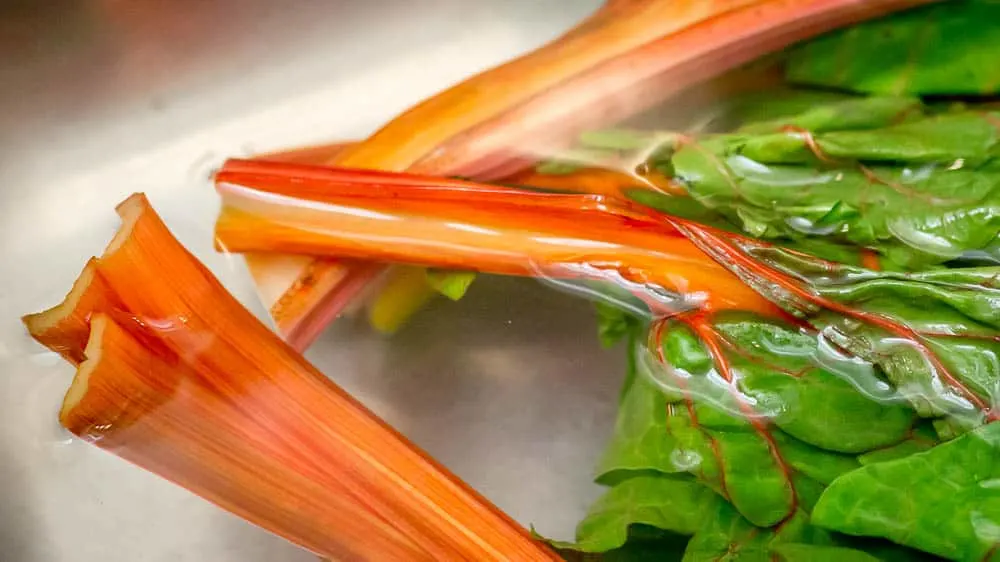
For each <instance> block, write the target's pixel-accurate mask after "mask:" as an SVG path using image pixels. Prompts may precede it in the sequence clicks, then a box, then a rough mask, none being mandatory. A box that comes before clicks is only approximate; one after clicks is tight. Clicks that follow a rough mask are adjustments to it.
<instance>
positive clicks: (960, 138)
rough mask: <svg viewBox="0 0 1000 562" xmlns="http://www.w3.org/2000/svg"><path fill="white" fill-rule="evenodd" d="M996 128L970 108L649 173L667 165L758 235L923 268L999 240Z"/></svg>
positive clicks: (715, 144) (742, 145) (721, 145)
mask: <svg viewBox="0 0 1000 562" xmlns="http://www.w3.org/2000/svg"><path fill="white" fill-rule="evenodd" d="M817 111H818V110H817ZM998 124H1000V115H998V114H995V113H992V114H991V113H982V112H969V111H966V112H961V113H948V114H943V115H937V116H931V117H927V118H922V119H917V120H913V121H909V122H906V123H903V124H899V125H895V126H890V127H885V128H880V129H872V130H835V131H830V132H826V133H817V134H806V133H803V132H799V131H786V132H777V133H768V134H746V133H739V134H733V135H722V136H717V137H709V138H706V139H704V140H701V141H691V142H688V143H687V144H684V145H682V146H681V147H680V148H679V149H678V150H676V151H674V152H672V153H670V155H669V156H668V157H669V163H668V164H664V163H653V164H652V165H654V166H659V167H664V166H668V167H669V169H670V170H671V172H672V174H673V175H674V177H675V179H676V180H677V181H679V182H682V183H683V184H684V185H686V186H687V189H688V192H689V193H690V195H691V198H692V199H693V200H695V201H697V202H698V203H700V204H701V205H703V206H704V207H705V208H707V209H709V210H711V211H712V212H715V213H717V214H718V215H721V216H723V217H725V219H726V220H727V221H728V222H729V223H731V224H732V225H736V226H737V228H739V229H740V230H742V231H744V232H746V233H748V234H751V235H753V236H755V237H758V238H766V239H772V240H776V241H780V242H782V243H788V242H793V243H794V242H797V241H800V240H809V239H818V238H825V239H829V240H832V241H836V242H840V243H847V244H851V245H855V246H862V247H870V248H875V249H877V250H878V251H879V252H881V253H882V254H883V255H885V256H887V257H888V258H889V259H890V260H891V261H893V262H895V263H896V264H898V265H901V266H904V267H906V268H909V269H914V268H916V269H926V268H928V267H929V266H932V265H935V264H939V263H943V262H946V261H949V260H953V259H956V258H958V257H960V256H962V255H964V254H968V253H969V252H975V251H985V250H986V249H987V248H990V247H991V246H992V245H994V244H995V243H996V241H997V239H998V236H1000V165H998V164H997V161H996V158H997V156H998V153H1000V150H998V146H1000V144H998V140H1000V127H998ZM818 156H819V157H821V158H822V159H823V160H820V158H819V157H818ZM649 197H655V196H649ZM649 197H647V198H649ZM664 198H667V199H669V197H664V196H663V195H660V196H659V199H664ZM673 199H684V198H678V197H674V198H673ZM640 202H642V203H644V204H650V202H648V201H640ZM653 203H656V204H650V206H653V207H655V208H659V209H661V210H665V211H666V212H671V211H672V209H671V205H669V204H666V203H663V202H662V201H654V202H653ZM675 206H676V204H675ZM676 216H681V218H691V219H692V220H698V221H699V222H703V223H705V224H709V223H706V222H705V221H703V220H701V219H700V218H699V217H698V216H696V215H693V216H691V217H686V216H682V215H676ZM712 225H713V226H716V227H719V226H720V225H719V224H718V221H716V222H715V223H712ZM832 257H835V258H837V259H839V260H840V261H847V260H843V259H842V258H841V257H840V256H832Z"/></svg>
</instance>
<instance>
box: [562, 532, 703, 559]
mask: <svg viewBox="0 0 1000 562" xmlns="http://www.w3.org/2000/svg"><path fill="white" fill-rule="evenodd" d="M687 542H688V537H686V536H684V535H678V534H676V533H671V532H668V531H662V530H660V529H656V528H654V527H649V526H646V525H632V526H631V527H629V532H628V541H627V542H626V543H625V544H624V545H622V546H620V547H618V548H616V549H613V550H608V551H605V552H601V553H588V552H581V551H578V550H572V548H557V551H558V552H559V554H560V555H561V556H562V557H563V558H564V559H565V560H566V562H679V561H680V560H681V558H683V556H684V549H685V548H686V547H687Z"/></svg>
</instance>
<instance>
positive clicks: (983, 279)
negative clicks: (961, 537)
mask: <svg viewBox="0 0 1000 562" xmlns="http://www.w3.org/2000/svg"><path fill="white" fill-rule="evenodd" d="M684 229H685V231H686V232H688V233H689V234H690V236H691V237H692V240H694V241H695V242H696V243H697V244H698V245H699V246H700V247H701V248H702V249H703V250H705V251H706V252H707V253H708V254H709V255H712V256H713V257H715V258H716V259H717V260H718V261H719V262H720V263H723V264H726V265H727V266H729V267H733V271H734V272H735V273H736V274H737V275H739V276H740V277H741V278H742V279H743V280H744V281H745V282H746V283H748V284H749V285H750V286H752V287H753V288H754V289H756V290H758V291H759V292H760V293H761V294H762V295H764V296H765V297H767V298H768V299H770V300H772V301H773V302H775V303H776V304H778V305H779V306H781V307H782V308H784V309H785V310H786V311H788V312H789V313H791V314H794V315H796V316H798V317H799V318H800V319H801V320H802V321H803V322H806V323H808V324H809V325H811V326H813V327H814V328H815V329H816V330H818V331H819V332H820V334H821V338H822V343H823V349H824V352H825V354H826V359H824V361H825V362H827V363H840V364H843V365H848V366H850V365H852V364H853V365H855V366H864V364H863V363H859V362H858V361H857V360H856V359H857V358H860V359H863V360H864V361H867V362H868V363H869V364H870V365H869V370H870V372H871V373H872V374H873V375H884V377H885V379H886V381H887V382H888V383H890V384H891V386H889V387H887V386H886V384H885V382H882V381H879V380H878V379H877V378H873V377H869V378H871V384H867V383H864V384H862V385H861V386H863V387H864V388H865V389H866V392H868V393H869V394H870V393H871V392H872V391H874V392H878V393H884V392H885V391H890V392H891V393H892V394H890V396H892V395H893V394H894V395H895V397H896V398H898V399H905V400H907V401H908V402H909V403H910V404H911V405H912V406H913V407H914V408H915V409H916V411H917V412H918V413H919V414H920V415H921V416H923V417H931V418H933V417H941V416H943V415H948V416H950V417H951V418H950V419H949V420H948V424H947V425H948V427H949V428H950V430H951V431H952V432H956V431H957V432H961V431H962V430H961V428H962V427H964V428H966V429H967V428H970V427H975V426H976V425H978V424H979V423H982V420H983V419H984V417H996V415H997V412H996V410H995V407H996V405H997V404H998V403H1000V361H997V360H996V358H997V357H1000V333H998V328H997V326H998V325H1000V306H997V304H998V303H1000V289H997V288H996V287H994V286H993V281H992V280H993V279H994V278H998V276H1000V268H977V269H969V270H966V269H962V270H954V269H953V270H942V271H931V272H923V273H912V274H901V273H890V272H884V273H878V272H872V271H868V270H863V269H859V268H855V267H849V266H843V265H837V264H831V263H829V262H822V261H819V260H816V259H814V258H810V257H809V256H806V255H803V254H797V253H791V252H788V251H786V250H784V249H782V248H779V247H776V246H771V245H767V244H762V243H760V242H757V241H753V240H749V239H736V238H730V237H728V236H727V235H725V234H724V233H712V232H709V231H707V230H704V229H701V228H700V227H697V226H685V227H684ZM748 258H749V259H750V260H752V263H753V265H751V266H740V267H739V268H736V267H735V266H733V265H732V264H733V263H742V264H745V263H747V259H748ZM844 351H846V352H848V354H847V355H845V354H844V353H843V352H844ZM851 355H853V356H854V358H852V357H850V356H851ZM872 367H874V368H872ZM860 382H862V383H863V382H864V379H862V380H861V381H860ZM890 389H891V390H890Z"/></svg>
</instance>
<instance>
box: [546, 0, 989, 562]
mask: <svg viewBox="0 0 1000 562" xmlns="http://www.w3.org/2000/svg"><path fill="white" fill-rule="evenodd" d="M787 78H788V80H789V82H791V83H794V84H796V85H799V86H803V85H804V86H820V87H824V88H837V89H840V90H843V91H848V92H851V93H850V94H832V93H829V92H824V93H823V97H824V99H827V100H828V101H826V102H825V103H822V104H820V105H814V104H811V103H802V100H803V99H807V98H808V99H815V96H814V93H806V94H803V95H802V96H791V97H790V98H789V100H791V101H788V100H785V101H781V100H775V101H774V103H773V104H771V107H770V108H769V110H768V111H767V112H766V114H762V115H757V116H754V117H750V118H748V119H747V120H746V121H745V122H744V123H743V124H742V126H740V127H739V128H737V129H735V130H733V131H732V132H728V133H723V134H711V135H703V136H699V137H697V138H693V137H688V136H683V135H673V136H665V135H663V134H660V133H650V132H637V131H605V132H598V133H593V134H589V135H587V136H586V137H585V138H584V139H583V141H582V143H583V144H584V147H583V148H584V149H586V150H588V151H591V152H590V154H593V153H595V152H594V151H596V152H597V153H600V151H606V152H607V151H612V152H617V153H623V152H624V153H630V152H631V153H638V152H642V154H643V159H644V165H643V169H646V170H655V171H656V172H657V173H658V174H660V175H661V177H667V178H670V179H671V181H672V182H673V183H674V184H675V186H680V187H682V188H683V190H684V191H685V192H686V194H687V197H682V196H677V195H676V194H664V193H661V192H657V191H655V190H648V189H636V190H630V191H629V192H628V196H629V197H631V198H632V199H634V200H635V201H638V202H640V203H642V204H645V205H648V206H651V207H654V208H657V209H660V210H663V211H665V212H667V213H670V215H672V216H674V217H679V218H677V220H676V222H675V226H677V228H678V229H680V230H681V231H682V232H683V233H684V234H685V235H686V236H687V237H688V238H689V239H691V240H692V241H694V242H695V243H696V244H698V245H699V246H700V247H701V248H702V249H703V250H705V251H706V253H708V254H710V255H712V256H713V257H714V258H716V259H717V260H718V261H719V262H720V263H723V264H725V265H727V267H729V268H730V270H731V271H733V273H735V274H736V275H737V276H739V277H740V278H741V279H742V280H743V281H745V282H746V283H747V284H749V285H750V286H752V287H753V288H754V289H756V290H757V291H758V292H760V293H761V294H762V295H764V296H765V297H767V298H768V299H769V300H771V301H772V302H773V303H775V304H777V305H778V306H779V307H780V308H781V309H782V310H783V312H784V313H785V316H784V317H781V318H770V317H762V316H758V315H754V314H750V313H740V312H726V313H705V312H704V311H698V312H692V313H686V314H678V315H675V316H671V317H667V318H663V317H662V316H658V315H657V314H654V313H653V312H652V311H650V312H649V314H646V315H636V314H634V310H635V306H633V307H632V309H631V310H632V311H633V313H627V312H624V311H622V310H620V309H616V308H614V307H612V306H610V305H607V304H599V305H598V308H599V312H600V315H599V317H600V324H601V334H602V339H603V340H605V342H607V343H610V342H612V341H614V340H616V339H619V338H624V339H626V340H627V341H628V345H629V349H630V364H629V370H628V374H627V377H626V382H625V386H624V389H623V392H622V395H621V397H620V410H619V414H618V419H617V423H616V427H615V431H614V435H613V438H612V439H611V442H610V443H609V444H608V446H607V448H606V451H605V453H604V455H603V457H602V458H601V460H600V463H599V468H598V472H597V482H598V483H600V484H602V485H604V486H606V487H607V491H606V493H605V494H604V495H603V496H602V497H601V498H600V499H599V500H598V501H597V502H596V503H595V504H594V505H593V506H592V508H591V511H590V513H589V515H588V516H587V517H586V518H585V519H584V520H583V521H582V522H581V523H580V525H579V527H578V529H577V537H576V540H575V541H574V542H572V543H556V546H558V547H559V548H561V549H562V552H564V553H565V555H566V557H567V559H583V560H588V559H599V560H608V561H639V560H657V561H660V560H684V561H688V562H698V561H708V560H713V561H715V560H742V561H756V560H761V561H771V560H784V561H800V560H801V561H806V560H809V561H824V560H830V561H847V562H850V561H875V560H934V559H950V560H968V561H979V560H997V561H1000V421H998V420H1000V265H997V264H998V260H997V253H996V251H997V248H1000V244H998V242H997V241H998V238H1000V108H998V107H995V106H991V105H990V104H989V103H987V102H980V101H975V102H969V101H968V100H967V99H966V100H965V101H963V102H962V103H955V102H950V101H941V100H942V96H955V95H961V96H968V95H983V96H986V95H995V94H997V93H998V92H1000V3H995V2H990V1H982V0H981V1H968V2H948V3H945V4H941V5H934V6H931V7H928V8H923V9H919V10H914V11H911V12H907V13H904V14H901V15H898V16H894V17H891V18H887V19H884V20H879V21H874V22H870V23H867V24H863V25H860V26H856V27H854V28H851V29H847V30H844V31H841V32H837V33H834V34H831V35H828V36H825V37H822V38H820V39H818V40H815V41H813V42H810V43H808V44H806V45H802V46H800V47H798V48H797V49H795V50H794V51H793V52H792V53H790V56H789V59H788V63H787ZM857 94H864V95H857ZM665 137H669V139H668V140H666V141H664V140H663V139H664V138H665ZM651 138H656V139H659V140H658V141H657V142H658V144H657V145H656V146H655V147H654V148H653V149H652V150H650V149H649V140H650V139H651ZM557 164H558V163H555V164H554V163H552V162H549V163H546V164H545V166H547V168H546V169H547V170H550V171H552V170H558V165H557ZM865 253H868V254H869V256H868V258H867V259H866V258H865V257H864V255H865ZM872 255H874V256H876V258H877V259H876V260H875V261H874V262H873V261H872V259H871V256H872ZM636 306H641V303H640V304H639V305H636Z"/></svg>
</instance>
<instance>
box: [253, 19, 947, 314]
mask: <svg viewBox="0 0 1000 562" xmlns="http://www.w3.org/2000/svg"><path fill="white" fill-rule="evenodd" d="M928 1H932V0H684V1H674V0H617V1H615V2H611V3H609V4H608V5H606V6H605V7H604V8H602V9H601V10H599V11H598V12H597V13H595V14H594V15H593V16H592V17H591V18H589V19H588V20H585V21H584V22H582V23H581V24H580V25H579V26H577V27H576V28H574V29H573V30H571V31H570V32H568V33H567V34H565V35H564V36H562V37H561V38H559V39H557V40H556V41H554V42H553V43H550V44H548V45H546V46H544V47H542V48H541V49H539V50H537V51H534V52H532V53H529V54H527V55H525V56H523V57H521V58H519V59H516V60H514V61H511V62H509V63H507V64H505V65H502V66H499V67H497V68H494V69H492V70H489V71H487V72H484V73H482V74H480V75H478V76H475V77H473V78H470V79H469V80H466V81H465V82H463V83H461V84H459V85H457V86H454V87H452V88H450V89H448V90H446V91H444V92H442V93H441V94H439V95H437V96H435V97H433V98H431V99H429V100H427V101H424V102H423V103H421V104H419V105H417V106H415V107H414V108H412V109H410V110H409V111H407V112H405V113H403V114H402V115H400V116H399V117H397V118H396V119H395V120H393V121H392V122H390V123H389V124H388V125H386V126H385V127H384V128H383V129H381V130H380V131H378V132H377V133H376V134H374V135H373V136H372V137H370V138H369V139H368V140H366V141H364V142H361V143H359V144H357V145H356V146H354V147H352V148H351V149H349V150H346V151H344V152H343V153H341V154H340V155H338V156H337V157H336V158H334V159H333V160H332V162H331V163H333V164H336V165H339V166H345V167H357V168H378V169H384V170H393V171H401V170H409V171H413V172H419V173H425V174H432V175H462V176H467V177H476V178H492V177H500V176H504V175H509V174H510V173H513V172H515V171H517V169H518V168H519V167H522V166H523V164H524V163H525V162H526V160H525V158H526V156H527V158H528V160H527V162H530V161H531V160H532V159H534V158H536V157H537V156H538V155H539V154H546V151H550V150H552V149H553V148H559V147H560V146H561V145H562V144H564V143H567V142H570V141H571V140H572V139H573V137H574V136H575V135H576V134H577V133H579V132H580V131H582V130H585V129H587V128H592V127H599V126H605V125H608V124H612V123H615V122H617V121H618V120H620V119H623V118H626V117H628V116H630V115H633V114H635V113H636V112H638V111H641V110H643V109H646V108H649V107H651V106H652V105H654V104H656V103H658V102H661V101H663V100H664V99H666V98H667V97H669V96H671V95H673V94H675V93H677V92H678V91H680V90H681V89H683V88H685V87H688V86H690V85H692V84H695V83H697V82H700V81H703V80H706V79H708V78H711V77H712V76H716V75H719V74H721V73H723V72H724V71H726V70H729V69H731V68H734V67H736V66H738V65H740V64H742V63H744V62H747V61H749V60H752V59H754V58H756V57H759V56H761V55H764V54H766V53H769V52H772V51H775V50H778V49H780V48H782V47H784V46H786V45H789V44H791V43H793V42H795V41H798V40H801V39H805V38H808V37H810V36H812V35H816V34H819V33H822V32H824V31H827V30H830V29H833V28H835V27H838V26H841V25H845V24H848V23H852V22H856V21H861V20H864V19H867V18H871V17H875V16H878V15H882V14H886V13H888V12H890V11H893V10H898V9H902V8H906V7H911V6H915V5H919V4H923V3H926V2H928ZM257 261H258V263H257V264H256V266H255V269H256V270H257V271H259V272H261V273H260V274H259V275H256V278H257V279H258V284H263V283H269V284H271V285H272V286H268V287H267V288H266V289H264V290H265V292H267V293H278V292H280V293H283V296H282V297H281V298H280V299H279V300H278V302H279V303H285V304H286V305H287V303H291V302H299V303H300V304H298V305H297V306H296V307H295V309H296V311H295V313H294V314H295V315H298V314H306V315H313V314H318V315H323V316H326V317H332V314H331V313H330V312H329V311H323V310H321V305H320V301H321V300H322V297H321V296H319V295H318V294H317V293H318V292H317V291H311V290H310V288H309V286H308V284H307V283H305V281H309V282H311V283H316V284H321V283H323V280H322V278H323V277H324V276H334V275H342V273H335V272H334V269H335V268H334V267H331V266H330V265H329V264H323V262H322V260H314V261H311V262H308V263H305V264H303V265H301V266H300V265H296V266H295V267H293V268H285V269H282V270H280V273H279V272H278V271H279V270H278V269H277V268H275V269H274V270H272V271H268V270H271V268H270V267H269V266H268V263H267V262H266V261H261V260H259V259H258V260H257ZM272 311H273V312H274V315H275V318H276V321H277V322H278V324H279V326H280V325H282V324H285V323H296V322H297V321H298V320H297V319H296V318H295V317H294V316H293V315H292V313H289V312H288V311H287V310H286V309H285V308H284V307H283V306H277V307H272Z"/></svg>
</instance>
